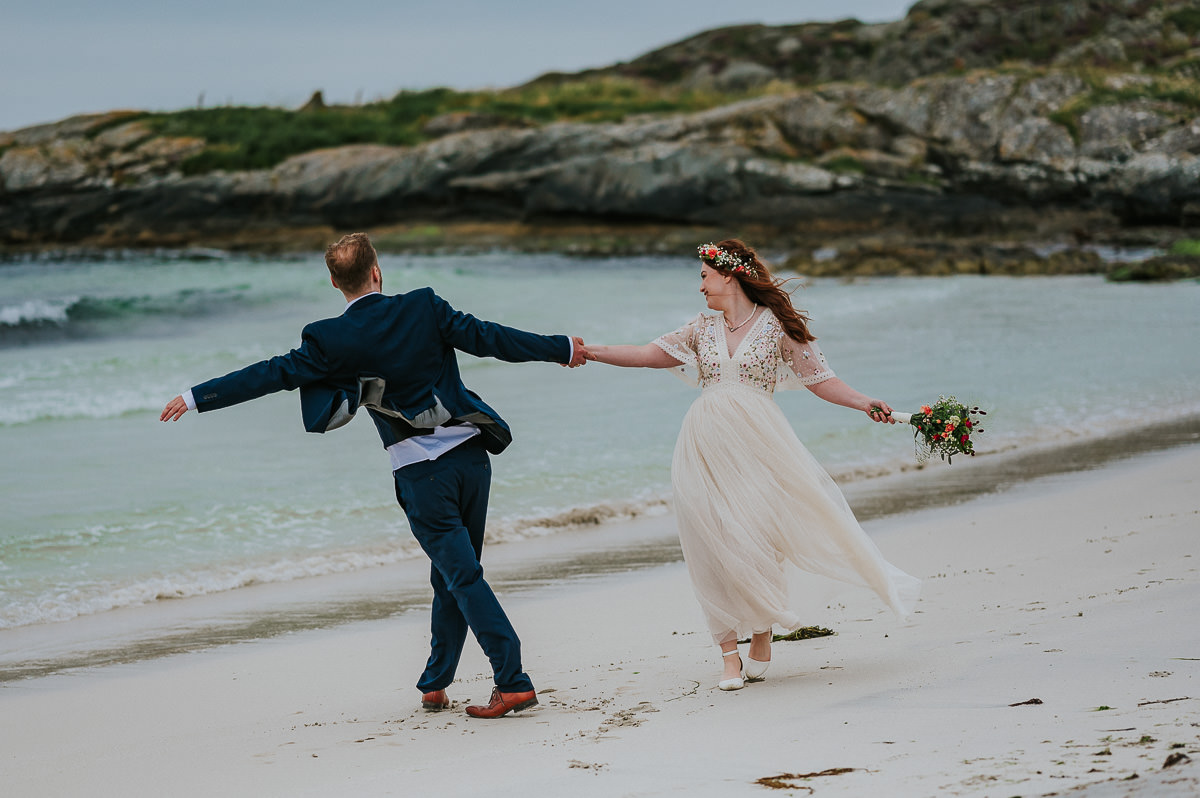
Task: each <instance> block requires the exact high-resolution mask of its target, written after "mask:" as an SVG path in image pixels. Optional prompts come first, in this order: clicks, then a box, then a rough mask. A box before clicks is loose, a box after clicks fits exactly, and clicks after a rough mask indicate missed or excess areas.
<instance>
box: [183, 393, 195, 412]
mask: <svg viewBox="0 0 1200 798" xmlns="http://www.w3.org/2000/svg"><path fill="white" fill-rule="evenodd" d="M179 395H180V396H182V397H183V403H184V404H185V405H187V409H188V410H195V409H196V399H195V397H194V396H192V389H191V388H188V389H187V390H186V391H184V392H183V393H181V394H179Z"/></svg>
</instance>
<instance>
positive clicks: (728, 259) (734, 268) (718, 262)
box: [696, 244, 758, 278]
mask: <svg viewBox="0 0 1200 798" xmlns="http://www.w3.org/2000/svg"><path fill="white" fill-rule="evenodd" d="M696 251H697V252H698V253H700V260H702V261H704V262H705V263H708V264H710V265H712V266H715V267H716V268H717V269H719V270H720V271H729V272H741V273H742V274H746V275H749V276H750V277H754V278H757V277H758V269H756V268H755V267H754V261H753V260H751V259H749V258H747V259H746V260H743V259H741V258H739V257H738V256H737V255H734V254H731V253H729V252H726V251H725V250H723V249H721V248H720V247H718V246H717V245H716V244H701V245H700V246H698V247H696Z"/></svg>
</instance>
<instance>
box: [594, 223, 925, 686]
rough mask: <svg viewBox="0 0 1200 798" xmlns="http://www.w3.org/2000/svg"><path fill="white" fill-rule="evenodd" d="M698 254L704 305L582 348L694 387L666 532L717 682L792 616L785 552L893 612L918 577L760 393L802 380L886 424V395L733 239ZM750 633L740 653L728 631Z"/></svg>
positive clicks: (740, 667)
mask: <svg viewBox="0 0 1200 798" xmlns="http://www.w3.org/2000/svg"><path fill="white" fill-rule="evenodd" d="M699 252H700V260H701V267H700V293H702V294H704V297H705V300H706V301H707V303H708V307H709V308H710V309H712V310H716V311H720V312H719V313H717V314H715V315H705V314H700V315H699V316H697V317H696V318H695V319H694V320H693V321H691V322H690V323H688V324H686V325H684V326H683V327H681V328H680V329H678V330H676V331H675V332H672V333H669V334H667V335H664V336H662V337H661V338H658V339H657V340H655V341H654V342H653V343H650V344H646V345H645V346H588V347H587V351H588V357H589V359H592V360H597V361H599V362H601V363H608V364H610V365H614V366H629V367H645V368H662V369H672V370H673V371H674V372H675V373H676V374H677V375H678V376H680V377H681V378H683V379H685V380H686V381H688V382H689V383H690V384H692V385H696V384H698V385H699V386H700V387H701V388H702V389H703V390H702V392H701V394H700V396H699V398H697V399H696V401H695V402H694V403H693V404H692V406H691V408H690V409H689V410H688V412H687V414H686V415H685V416H684V418H683V426H682V428H681V429H680V432H679V439H678V441H677V442H676V444H675V455H674V458H673V460H672V463H671V484H672V489H673V491H674V505H675V513H676V517H677V519H678V525H679V540H680V544H681V546H682V549H683V555H684V559H685V561H686V562H687V567H688V573H689V574H690V576H691V579H692V585H693V587H694V588H695V592H696V597H697V599H699V601H700V606H701V608H702V609H703V611H704V615H705V617H706V618H707V621H708V626H709V629H710V631H711V632H712V636H713V640H714V641H715V642H716V644H717V645H718V646H719V647H720V649H721V652H722V656H723V658H724V673H723V675H722V678H721V680H720V682H719V684H718V686H719V687H720V688H721V689H722V690H737V689H740V688H741V687H742V686H743V685H744V684H745V681H747V680H749V681H757V680H759V679H761V678H763V675H764V674H765V673H766V670H767V666H768V664H769V663H770V660H771V633H772V628H773V626H776V625H777V626H780V627H782V628H783V629H786V630H789V631H790V630H794V629H797V628H799V627H800V625H801V620H800V617H799V616H798V615H797V614H796V613H795V612H794V611H793V610H792V607H791V606H790V604H789V601H788V595H787V583H786V579H785V574H784V562H785V561H787V562H791V563H792V564H793V565H795V566H796V567H798V568H800V569H802V570H805V571H809V572H812V573H816V574H822V575H824V576H828V577H832V578H834V579H838V580H841V581H844V582H849V583H852V584H857V585H862V586H865V587H869V588H871V589H873V590H874V591H875V592H876V593H877V594H878V595H879V597H880V598H881V599H882V600H883V601H884V602H885V603H886V604H887V605H888V606H890V607H891V608H892V609H893V610H894V611H895V612H896V613H898V614H899V615H901V616H904V615H907V614H908V613H909V612H911V611H912V607H913V604H914V603H915V602H916V599H917V594H918V592H919V590H920V582H919V580H917V579H916V578H915V577H912V576H909V575H908V574H906V573H904V572H903V571H901V570H900V569H898V568H896V567H895V566H893V565H891V564H890V563H888V562H887V561H886V560H884V559H883V556H882V555H881V554H880V553H879V550H878V549H877V548H876V547H875V544H874V543H873V542H872V541H871V540H870V538H868V537H867V534H866V533H865V532H864V531H863V529H862V527H861V526H859V524H858V521H857V520H856V519H855V518H854V514H853V513H852V512H851V510H850V507H849V506H848V505H847V504H846V500H845V499H844V498H843V497H842V493H841V491H840V490H839V489H838V487H837V485H835V484H834V482H833V480H832V479H831V478H830V476H829V475H828V474H827V473H826V472H825V470H824V469H823V468H822V467H821V466H820V465H819V464H818V463H817V461H816V460H815V459H813V457H812V455H811V454H809V452H808V450H807V449H806V448H805V447H804V444H802V443H801V442H800V439H799V438H797V437H796V434H795V432H793V430H792V428H791V426H790V425H789V424H788V422H787V419H786V418H785V417H784V415H783V412H782V411H781V410H780V409H779V406H778V405H777V404H776V403H775V401H774V400H773V398H772V394H773V393H774V391H775V390H777V389H787V388H798V387H800V386H804V387H806V388H808V390H810V391H812V392H813V393H815V394H816V395H817V396H819V397H820V398H822V399H824V400H825V401H827V402H832V403H834V404H838V405H843V406H845V407H850V408H854V409H856V410H862V411H863V412H865V413H866V414H867V415H868V416H869V417H870V418H871V420H872V421H878V422H886V423H895V420H894V419H892V415H891V414H892V409H891V407H890V406H889V405H888V404H887V403H886V402H883V401H880V400H879V399H872V398H870V397H867V396H866V395H864V394H861V393H859V392H858V391H856V390H854V389H853V388H851V387H850V386H849V385H847V384H846V383H844V382H842V381H841V380H840V379H838V378H837V377H836V376H835V375H834V373H833V371H832V370H831V369H830V368H829V366H828V365H827V364H826V362H825V357H824V356H823V355H822V354H821V351H820V349H818V348H817V345H816V343H815V336H813V335H812V333H810V332H809V329H808V321H809V320H808V318H807V317H806V316H805V315H804V314H803V313H801V312H798V311H797V310H796V309H795V308H794V307H793V306H792V303H791V299H790V297H789V296H788V294H787V293H786V292H784V291H783V290H782V288H780V282H779V281H776V280H775V279H774V278H772V276H771V274H770V272H769V271H768V269H767V267H766V265H765V264H764V263H763V262H762V261H761V260H760V259H759V257H758V255H757V253H755V251H754V250H753V249H751V248H750V247H749V246H747V245H746V244H745V243H743V242H742V241H740V240H738V239H728V240H725V241H721V242H720V243H719V244H716V245H714V244H706V245H704V246H702V247H699ZM746 635H750V647H749V650H748V651H747V655H748V656H747V661H746V662H745V663H743V662H742V659H741V654H740V653H739V652H738V648H737V641H738V639H739V638H740V637H745V636H746Z"/></svg>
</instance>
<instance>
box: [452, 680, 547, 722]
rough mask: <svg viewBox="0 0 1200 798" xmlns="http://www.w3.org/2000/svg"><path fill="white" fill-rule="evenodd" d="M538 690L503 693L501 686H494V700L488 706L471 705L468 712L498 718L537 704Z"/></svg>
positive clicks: (474, 715) (479, 716)
mask: <svg viewBox="0 0 1200 798" xmlns="http://www.w3.org/2000/svg"><path fill="white" fill-rule="evenodd" d="M537 702H538V700H537V692H535V691H534V690H530V691H528V692H525V693H502V692H500V688H499V687H493V688H492V700H491V701H489V702H488V705H487V706H486V707H481V706H478V705H471V706H469V707H467V714H468V715H470V716H471V717H473V718H498V717H500V716H501V715H507V714H508V713H509V712H520V711H521V710H522V709H528V708H529V707H532V706H535V705H536V704H537Z"/></svg>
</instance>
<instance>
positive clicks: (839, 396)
mask: <svg viewBox="0 0 1200 798" xmlns="http://www.w3.org/2000/svg"><path fill="white" fill-rule="evenodd" d="M808 390H810V391H812V392H813V393H815V394H816V395H817V396H819V397H821V398H822V399H824V400H825V401H826V402H832V403H833V404H835V405H841V406H842V407H849V408H852V409H854V410H861V411H863V412H864V413H866V414H867V415H868V416H870V417H871V420H872V421H886V422H887V423H889V424H895V423H896V419H894V418H892V407H891V405H889V404H888V403H887V402H885V401H883V400H882V399H872V398H871V397H869V396H867V395H866V394H865V393H859V392H858V391H856V390H854V389H853V388H851V387H850V386H849V385H847V384H846V383H844V382H842V381H841V380H840V379H839V378H837V377H833V378H831V379H828V380H824V381H822V382H818V383H816V384H815V385H810V386H808ZM873 408H879V409H881V410H883V413H872V412H871V411H872V409H873Z"/></svg>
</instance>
